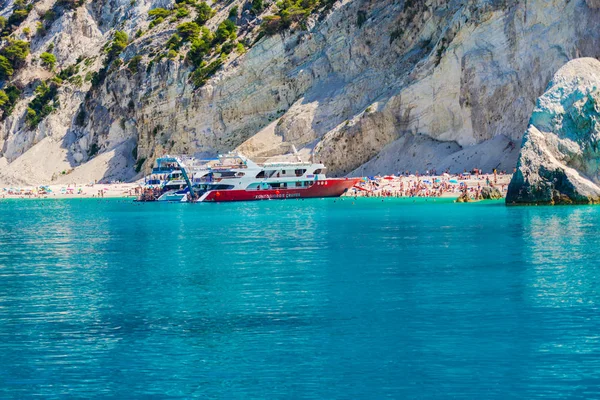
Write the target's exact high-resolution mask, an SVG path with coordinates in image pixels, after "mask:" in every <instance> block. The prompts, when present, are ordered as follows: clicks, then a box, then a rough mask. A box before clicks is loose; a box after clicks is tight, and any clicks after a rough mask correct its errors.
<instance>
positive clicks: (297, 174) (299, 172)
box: [294, 169, 306, 176]
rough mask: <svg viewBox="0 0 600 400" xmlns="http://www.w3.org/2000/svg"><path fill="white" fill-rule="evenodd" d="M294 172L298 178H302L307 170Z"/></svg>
mask: <svg viewBox="0 0 600 400" xmlns="http://www.w3.org/2000/svg"><path fill="white" fill-rule="evenodd" d="M294 172H295V173H296V176H302V175H304V174H305V173H306V170H305V169H297V170H296V171H294Z"/></svg>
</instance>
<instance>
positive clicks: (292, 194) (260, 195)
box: [198, 178, 360, 203]
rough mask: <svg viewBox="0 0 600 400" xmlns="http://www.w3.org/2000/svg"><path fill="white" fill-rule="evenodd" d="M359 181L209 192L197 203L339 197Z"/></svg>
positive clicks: (319, 182)
mask: <svg viewBox="0 0 600 400" xmlns="http://www.w3.org/2000/svg"><path fill="white" fill-rule="evenodd" d="M359 180H360V179H355V178H347V179H325V180H321V181H317V182H315V184H314V185H312V186H310V187H307V188H294V187H292V188H287V189H266V190H211V191H208V192H206V193H204V194H203V195H202V196H201V197H200V199H199V200H198V202H207V203H210V202H214V203H220V202H227V201H257V200H286V199H308V198H319V197H340V196H341V195H342V194H344V193H345V192H346V191H347V190H349V189H350V188H352V187H353V186H354V185H355V184H356V183H358V182H359Z"/></svg>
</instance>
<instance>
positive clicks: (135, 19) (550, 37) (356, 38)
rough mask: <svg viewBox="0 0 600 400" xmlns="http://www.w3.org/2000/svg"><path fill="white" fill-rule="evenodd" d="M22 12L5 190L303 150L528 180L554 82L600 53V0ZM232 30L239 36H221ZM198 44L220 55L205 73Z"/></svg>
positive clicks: (123, 6)
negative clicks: (177, 157)
mask: <svg viewBox="0 0 600 400" xmlns="http://www.w3.org/2000/svg"><path fill="white" fill-rule="evenodd" d="M22 3H24V2H23V1H22V0H21V1H20V2H17V4H15V2H13V1H11V0H4V1H3V2H2V4H1V5H2V6H3V8H2V11H1V12H0V15H3V16H5V17H10V16H11V15H13V14H14V13H15V10H17V11H18V10H20V9H26V8H29V12H28V14H27V16H26V18H25V19H23V21H20V22H18V23H17V24H13V28H12V29H11V30H10V31H7V30H6V29H5V33H8V35H10V36H8V37H9V38H13V39H7V36H5V38H4V39H3V43H2V47H4V48H6V46H10V43H11V40H12V41H13V42H14V40H23V41H27V42H29V45H30V53H29V54H28V55H27V57H26V59H25V60H23V62H22V65H21V66H19V67H18V68H16V69H15V72H14V74H12V75H11V76H10V77H8V78H6V79H5V81H4V82H3V83H2V87H3V88H4V89H5V91H6V90H8V89H10V88H13V87H15V88H17V89H18V96H17V98H16V99H15V100H14V101H13V100H12V98H14V97H15V96H14V95H13V96H12V97H11V100H10V102H9V104H10V105H11V107H10V108H11V111H10V113H7V112H6V110H5V111H4V112H3V116H2V122H1V124H0V181H2V180H4V181H15V182H18V181H30V182H31V181H33V182H42V181H49V180H52V179H55V180H56V179H58V180H61V179H65V180H79V181H84V180H92V179H130V178H132V177H134V176H135V175H136V174H138V173H143V171H144V170H147V169H148V168H149V166H150V164H151V162H152V160H153V159H154V158H155V157H156V156H157V155H160V154H162V153H165V152H171V153H183V152H185V153H196V154H201V155H204V156H211V155H214V154H216V153H217V152H221V151H226V150H230V149H234V148H239V149H241V150H242V151H244V152H245V153H247V154H248V155H250V156H253V157H256V158H265V157H273V156H277V155H279V154H284V153H287V152H289V150H290V148H291V145H294V146H295V147H296V148H298V149H299V150H300V153H301V154H304V155H305V156H308V155H309V154H311V153H314V156H315V157H316V158H318V159H319V160H321V161H323V162H325V163H327V164H328V165H329V166H330V172H331V174H333V175H346V174H359V173H360V174H374V173H378V172H382V173H383V172H396V171H398V170H406V169H410V170H413V171H414V170H425V169H432V168H435V169H437V170H438V171H440V170H443V169H450V170H463V169H464V168H474V167H479V168H483V169H492V168H499V169H506V170H512V168H513V167H514V165H515V164H516V159H517V155H518V149H517V147H518V146H516V145H517V144H518V143H520V141H521V138H522V133H523V131H524V130H525V128H526V126H527V121H528V119H529V116H530V115H531V112H532V110H533V109H534V106H535V100H536V99H537V97H538V96H540V95H541V94H542V92H543V91H544V89H545V88H546V85H547V83H548V81H549V80H550V78H551V77H552V75H553V74H554V72H556V70H558V68H559V67H560V66H562V65H563V64H564V63H565V62H567V61H569V60H571V59H574V58H578V57H583V56H586V57H596V58H598V57H600V31H599V30H598V29H597V24H598V21H600V6H599V4H597V2H596V1H595V0H570V1H558V0H527V1H516V0H462V1H458V0H423V1H415V0H404V1H402V0H396V1H393V0H380V1H373V0H341V1H337V2H333V1H321V2H319V1H315V2H305V3H310V4H312V5H313V6H311V7H312V8H310V9H307V10H300V11H299V10H298V7H296V6H294V5H293V4H292V6H290V8H288V9H286V10H282V9H281V7H282V6H281V4H279V5H276V4H273V3H272V2H269V1H268V0H264V2H257V1H256V0H254V1H250V0H248V1H243V0H235V1H215V2H213V3H209V5H210V7H211V8H212V9H213V10H214V12H213V13H212V14H213V15H209V16H210V18H209V19H208V20H206V21H205V22H204V21H202V22H203V23H204V24H205V28H207V29H205V30H204V32H195V31H194V32H191V33H190V32H186V31H184V30H182V29H179V31H178V27H180V26H181V24H184V23H186V22H190V21H197V20H198V19H199V18H200V17H199V15H198V14H199V13H201V12H204V11H203V9H202V8H200V7H198V2H196V1H180V2H179V3H178V4H175V3H174V2H172V1H170V0H160V1H159V0H133V1H132V0H94V1H90V0H88V1H83V0H81V1H68V0H39V1H34V2H32V3H31V4H25V5H23V4H22ZM258 3H260V7H258V6H257V4H258ZM287 3H289V4H291V3H294V2H293V1H288V2H287ZM287 3H286V4H287ZM296 3H300V2H296ZM303 4H304V3H303ZM293 7H296V8H293ZM159 8H160V9H165V10H167V11H168V13H169V14H168V15H167V14H165V18H162V17H157V16H156V14H157V13H154V15H152V13H151V10H156V9H159ZM181 8H185V9H186V10H187V11H179V10H180V9H181ZM49 12H51V14H49ZM186 12H187V15H185V14H186ZM49 15H50V16H49ZM290 15H291V16H293V17H294V18H291V17H289V16H290ZM158 18H162V21H159V22H158V23H157V22H156V20H157V19H158ZM278 18H279V19H278ZM282 18H283V19H285V18H288V19H290V18H291V19H290V20H289V21H290V22H289V23H287V24H285V25H284V24H282ZM227 19H229V20H231V21H232V22H233V23H234V24H235V34H233V35H229V33H228V32H226V35H225V36H224V40H221V41H219V39H218V37H219V34H218V33H219V32H218V31H219V29H220V28H221V26H220V25H222V22H223V21H225V20H227ZM277 24H279V25H277ZM117 32H123V33H125V34H126V36H127V38H126V41H125V43H124V45H123V46H118V45H119V44H120V41H119V40H117V39H118V38H116V37H115V34H116V33H117ZM175 33H178V34H179V39H181V41H176V42H177V43H175V45H174V42H173V36H174V34H175ZM187 34H189V35H190V36H196V37H202V38H204V39H205V40H204V42H205V43H211V46H212V47H211V48H210V49H208V50H206V51H204V52H203V53H202V57H201V58H202V61H201V62H200V61H198V57H196V54H197V53H198V48H199V47H198V45H195V44H194V43H196V42H194V40H196V39H194V37H192V38H191V39H190V38H188V40H187V41H186V40H185V37H183V38H182V36H185V35H187ZM227 35H229V36H227ZM206 37H208V39H206ZM115 43H116V44H117V46H114V44H115ZM215 43H216V45H215ZM114 48H118V52H117V51H113V50H114ZM232 48H233V51H232ZM43 53H50V54H52V55H54V57H55V59H56V62H55V65H54V66H53V67H52V68H49V65H48V63H47V62H46V63H45V62H44V61H43V60H42V58H41V57H42V54H43ZM0 54H1V51H0ZM194 60H195V61H194ZM65 71H66V72H65ZM57 76H59V78H60V83H53V82H55V81H56V79H55V77H57ZM61 77H62V78H61ZM53 80H54V81H53ZM43 84H46V85H47V87H48V90H47V91H46V92H44V90H45V87H44V86H42V87H41V89H40V88H39V87H40V86H41V85H43ZM8 93H9V94H11V93H13V94H14V93H15V92H14V91H13V92H10V91H9V92H8ZM48 98H50V100H48ZM36 99H37V100H36ZM0 102H1V100H0ZM13 103H14V104H13ZM44 106H48V107H45V108H44ZM36 107H37V108H36ZM5 109H8V107H6V106H5ZM29 109H33V110H34V113H32V112H30V111H29ZM37 109H39V110H40V111H39V112H38V111H37ZM8 114H9V115H8Z"/></svg>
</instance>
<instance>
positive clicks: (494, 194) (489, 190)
mask: <svg viewBox="0 0 600 400" xmlns="http://www.w3.org/2000/svg"><path fill="white" fill-rule="evenodd" d="M502 197H504V196H502V192H500V190H498V188H495V187H487V186H486V187H484V188H483V189H481V198H482V199H483V200H499V199H501V198H502Z"/></svg>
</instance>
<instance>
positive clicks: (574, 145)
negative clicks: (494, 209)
mask: <svg viewBox="0 0 600 400" xmlns="http://www.w3.org/2000/svg"><path fill="white" fill-rule="evenodd" d="M599 144H600V61H598V60H596V59H593V58H581V59H577V60H573V61H570V62H569V63H567V64H566V65H565V66H564V67H562V68H561V69H560V70H559V71H558V72H557V73H556V75H554V77H553V78H552V81H551V82H550V85H549V87H548V90H547V91H546V92H545V93H544V95H543V96H541V97H540V99H539V100H538V103H537V107H536V108H535V110H534V111H533V115H532V116H531V120H530V121H529V128H528V129H527V132H526V133H525V137H524V138H523V148H522V149H521V154H520V156H519V162H518V165H517V172H516V173H515V174H514V175H513V177H512V180H511V182H510V185H509V187H508V194H507V197H506V203H507V204H589V203H600V148H599V147H598V146H599Z"/></svg>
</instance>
